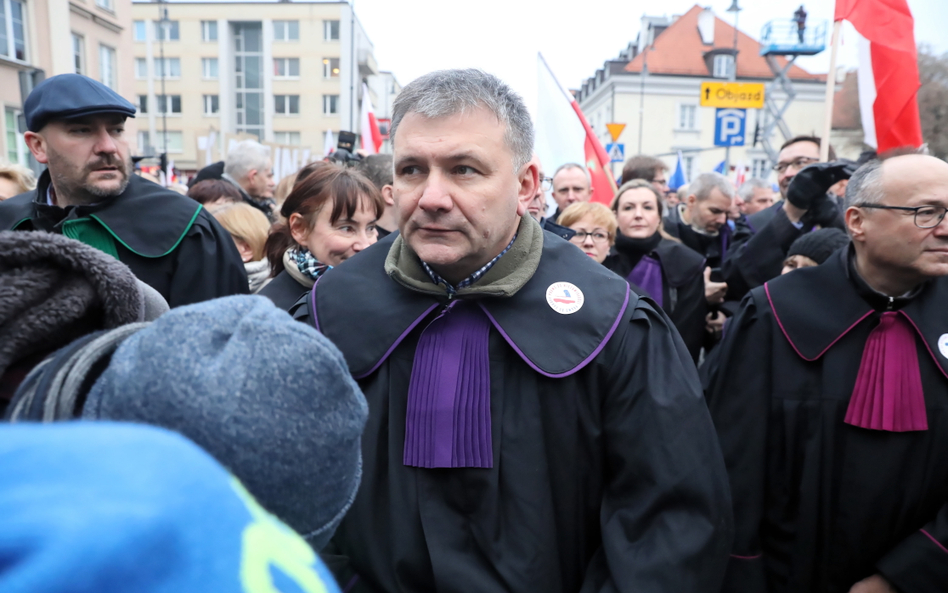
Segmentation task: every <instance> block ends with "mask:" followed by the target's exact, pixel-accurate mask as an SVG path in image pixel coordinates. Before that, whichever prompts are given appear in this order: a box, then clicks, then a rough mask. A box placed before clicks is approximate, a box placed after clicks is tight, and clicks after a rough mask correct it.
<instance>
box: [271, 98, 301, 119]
mask: <svg viewBox="0 0 948 593" xmlns="http://www.w3.org/2000/svg"><path fill="white" fill-rule="evenodd" d="M273 100H274V103H275V104H276V112H277V113H281V114H284V115H287V114H289V115H299V114H300V96H299V95H274V96H273Z"/></svg>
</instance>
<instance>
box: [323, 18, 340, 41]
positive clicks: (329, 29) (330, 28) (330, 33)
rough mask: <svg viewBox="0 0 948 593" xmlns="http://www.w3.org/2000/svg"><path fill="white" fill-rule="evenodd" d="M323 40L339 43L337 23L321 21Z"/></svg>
mask: <svg viewBox="0 0 948 593" xmlns="http://www.w3.org/2000/svg"><path fill="white" fill-rule="evenodd" d="M323 40H325V41H339V21H323Z"/></svg>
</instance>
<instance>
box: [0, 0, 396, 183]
mask: <svg viewBox="0 0 948 593" xmlns="http://www.w3.org/2000/svg"><path fill="white" fill-rule="evenodd" d="M0 1H10V0H0ZM132 14H133V21H132V23H131V25H132V31H133V46H134V77H135V96H136V100H135V102H136V103H137V105H138V108H139V113H140V116H139V117H140V119H141V121H140V122H139V132H138V144H139V145H140V146H141V147H143V152H144V153H146V154H160V153H162V152H165V151H166V152H167V153H168V158H169V159H171V160H174V162H175V166H176V167H177V168H179V169H182V170H186V171H193V170H194V169H196V168H197V167H198V166H199V164H200V162H199V161H202V160H203V159H201V158H200V157H201V156H202V155H199V152H203V151H204V150H205V149H204V148H201V149H199V144H202V145H203V142H206V141H202V140H201V139H202V138H215V139H216V142H215V144H217V146H216V149H217V150H216V151H215V154H224V153H225V152H226V146H224V144H223V142H224V140H225V139H226V138H227V137H228V136H230V135H248V134H249V135H252V136H255V137H256V138H258V139H259V140H260V141H262V142H265V143H269V144H273V145H283V146H291V147H299V148H300V151H301V152H303V151H305V150H310V151H312V154H314V155H318V156H321V155H322V149H323V144H324V138H325V134H326V131H332V132H333V136H334V137H338V132H339V130H352V131H358V127H359V107H360V104H361V103H360V101H361V93H362V83H363V81H367V82H369V81H372V80H373V79H374V78H375V77H377V76H378V75H379V70H378V66H377V64H376V61H375V56H374V54H373V46H372V42H371V41H370V40H369V38H368V36H367V35H366V33H365V31H364V30H363V28H362V25H361V24H360V23H359V20H358V18H356V16H355V14H354V13H353V12H352V9H351V7H350V5H349V4H348V3H345V2H315V1H305V0H304V1H293V2H187V1H185V2H172V3H157V2H133V4H132ZM389 86H390V85H389ZM383 87H385V85H378V84H370V85H369V88H370V89H373V88H383ZM369 92H370V96H371V97H372V102H373V104H374V105H379V104H380V102H382V101H380V99H386V98H385V97H378V96H372V95H374V93H373V91H371V90H370V91H369ZM388 102H389V103H390V100H389V101H388ZM377 113H378V117H385V114H384V113H381V112H378V111H377ZM166 130H167V132H166ZM165 138H167V142H165ZM222 150H223V152H222Z"/></svg>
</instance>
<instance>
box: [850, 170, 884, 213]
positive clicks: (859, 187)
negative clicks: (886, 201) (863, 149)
mask: <svg viewBox="0 0 948 593" xmlns="http://www.w3.org/2000/svg"><path fill="white" fill-rule="evenodd" d="M883 198H885V191H884V188H883V187H882V161H880V160H877V159H873V160H871V161H868V162H866V163H865V164H864V165H863V166H861V167H859V168H858V169H856V172H855V173H853V176H852V177H850V178H849V183H848V184H847V185H846V208H852V207H853V206H862V205H864V204H879V203H881V202H882V200H883Z"/></svg>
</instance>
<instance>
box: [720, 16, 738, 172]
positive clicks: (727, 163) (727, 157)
mask: <svg viewBox="0 0 948 593" xmlns="http://www.w3.org/2000/svg"><path fill="white" fill-rule="evenodd" d="M742 10H743V8H741V7H740V6H738V5H737V0H731V6H729V7H728V9H727V12H733V13H734V55H732V56H731V72H730V74H731V75H730V77H729V78H730V79H731V81H732V82H733V81H735V80H737V16H738V13H740V12H741V11H742ZM730 173H731V147H730V146H728V147H727V148H725V149H724V175H725V177H726V176H728V175H729V174H730Z"/></svg>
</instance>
